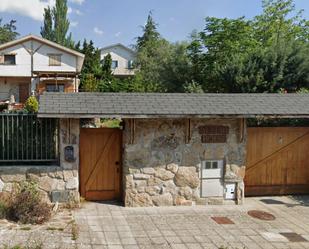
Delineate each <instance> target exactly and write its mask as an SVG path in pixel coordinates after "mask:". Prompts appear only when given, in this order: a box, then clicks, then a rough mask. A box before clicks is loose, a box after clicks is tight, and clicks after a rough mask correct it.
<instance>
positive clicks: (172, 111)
mask: <svg viewBox="0 0 309 249" xmlns="http://www.w3.org/2000/svg"><path fill="white" fill-rule="evenodd" d="M39 116H40V117H50V118H122V119H128V118H135V119H142V118H143V119H145V118H256V117H264V118H309V95H308V94H185V93H89V92H88V93H87V92H82V93H44V94H43V95H41V96H40V108H39Z"/></svg>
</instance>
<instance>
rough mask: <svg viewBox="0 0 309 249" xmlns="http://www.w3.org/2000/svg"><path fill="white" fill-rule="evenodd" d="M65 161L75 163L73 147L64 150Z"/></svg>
mask: <svg viewBox="0 0 309 249" xmlns="http://www.w3.org/2000/svg"><path fill="white" fill-rule="evenodd" d="M64 159H65V160H66V161H67V162H75V158H74V147H73V146H66V147H65V148H64Z"/></svg>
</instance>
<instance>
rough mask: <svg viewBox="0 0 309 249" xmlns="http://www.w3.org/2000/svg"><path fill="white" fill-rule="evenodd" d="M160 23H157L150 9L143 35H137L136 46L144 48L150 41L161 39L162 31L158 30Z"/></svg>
mask: <svg viewBox="0 0 309 249" xmlns="http://www.w3.org/2000/svg"><path fill="white" fill-rule="evenodd" d="M157 28H158V25H157V24H156V23H155V21H154V20H153V17H152V12H151V11H150V12H149V14H148V17H147V22H146V24H145V26H144V27H143V35H142V36H139V37H137V43H136V48H137V49H138V50H139V49H141V48H144V47H145V46H146V45H147V43H148V42H153V41H158V40H160V37H161V36H160V33H159V32H158V31H157Z"/></svg>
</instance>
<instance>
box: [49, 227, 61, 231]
mask: <svg viewBox="0 0 309 249" xmlns="http://www.w3.org/2000/svg"><path fill="white" fill-rule="evenodd" d="M46 230H47V231H60V232H62V231H63V230H64V228H62V227H48V228H46Z"/></svg>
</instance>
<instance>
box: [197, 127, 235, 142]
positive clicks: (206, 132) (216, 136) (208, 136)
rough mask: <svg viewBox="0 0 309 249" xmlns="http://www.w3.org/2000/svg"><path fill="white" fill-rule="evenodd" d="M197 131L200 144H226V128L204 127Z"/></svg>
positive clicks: (227, 128) (227, 131)
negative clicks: (199, 136)
mask: <svg viewBox="0 0 309 249" xmlns="http://www.w3.org/2000/svg"><path fill="white" fill-rule="evenodd" d="M198 129H199V134H200V135H201V141H202V143H226V140H227V135H228V134H229V127H228V126H219V125H217V126H215V125H211V126H210V125H205V126H200V127H199V128H198Z"/></svg>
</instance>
